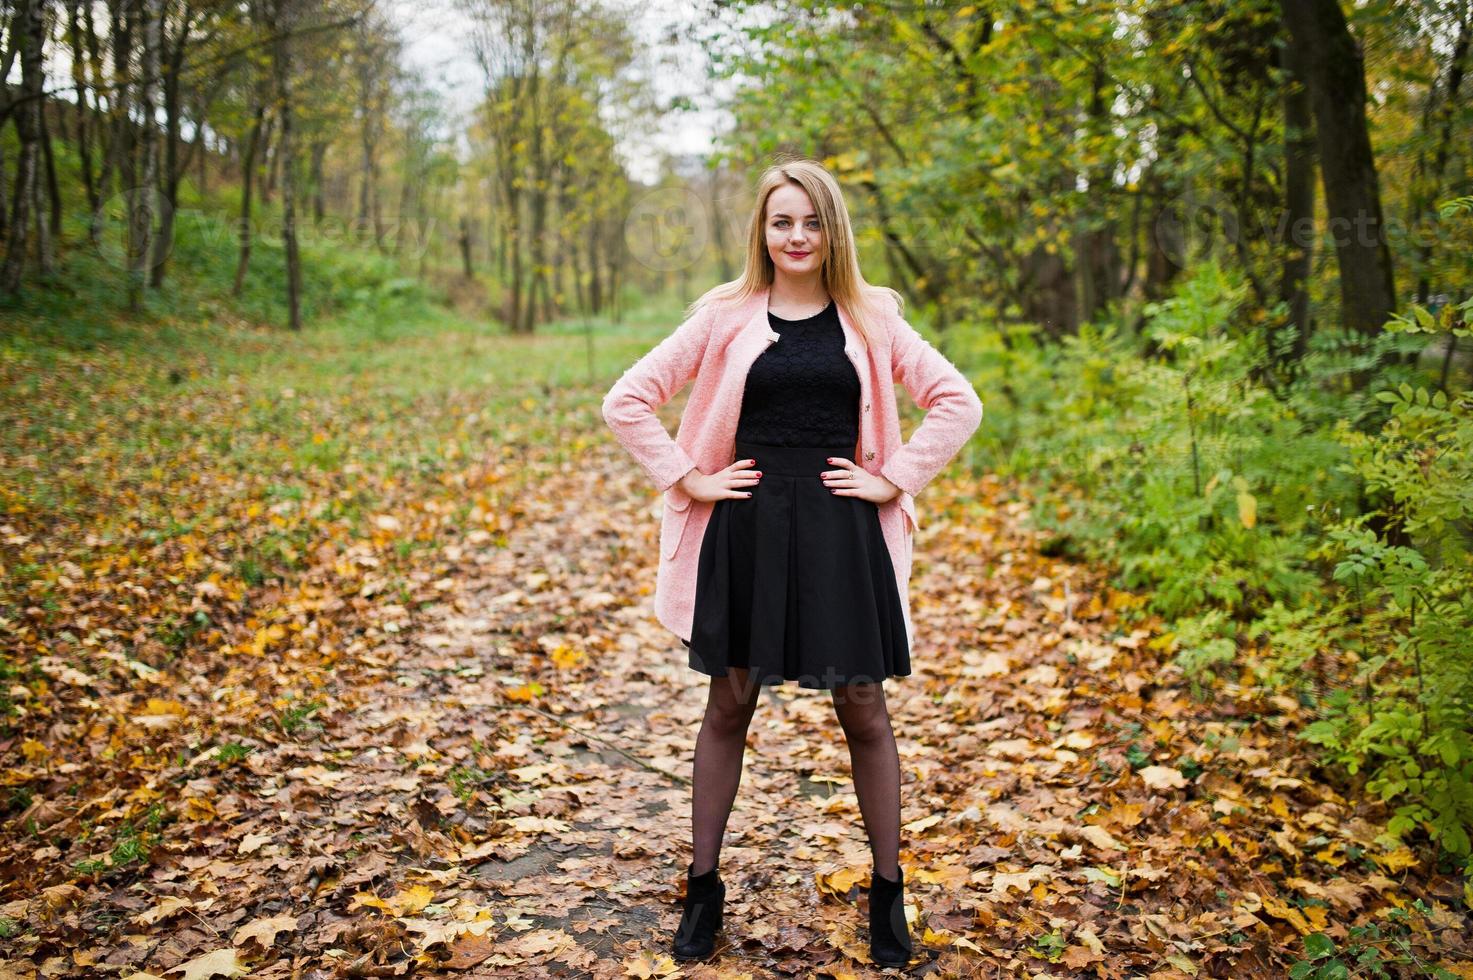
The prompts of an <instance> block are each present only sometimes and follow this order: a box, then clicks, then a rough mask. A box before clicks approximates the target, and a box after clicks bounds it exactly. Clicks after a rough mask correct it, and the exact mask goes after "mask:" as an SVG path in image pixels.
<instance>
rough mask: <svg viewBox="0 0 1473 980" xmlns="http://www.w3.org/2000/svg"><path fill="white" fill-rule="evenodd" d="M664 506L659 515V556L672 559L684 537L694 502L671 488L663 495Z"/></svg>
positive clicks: (680, 491) (686, 494)
mask: <svg viewBox="0 0 1473 980" xmlns="http://www.w3.org/2000/svg"><path fill="white" fill-rule="evenodd" d="M664 498H665V505H664V507H663V508H662V510H661V514H660V554H661V555H663V556H665V557H666V558H674V557H675V553H676V552H677V551H679V550H680V539H681V538H682V537H683V536H684V535H685V525H686V524H687V523H688V522H689V520H690V505H691V503H692V501H694V500H695V498H694V497H692V496H691V495H690V494H688V493H686V492H685V491H684V490H682V489H680V487H679V486H673V487H671V488H670V489H669V490H666V491H665V494H664Z"/></svg>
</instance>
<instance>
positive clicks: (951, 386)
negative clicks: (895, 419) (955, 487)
mask: <svg viewBox="0 0 1473 980" xmlns="http://www.w3.org/2000/svg"><path fill="white" fill-rule="evenodd" d="M890 336H891V341H890V366H891V370H892V372H893V374H894V377H895V380H896V381H899V382H900V383H901V384H903V385H904V386H905V390H906V391H908V392H910V396H911V397H912V398H913V399H915V402H916V404H917V405H919V406H920V407H921V408H923V409H925V410H926V416H925V418H924V419H922V420H921V424H920V425H919V426H917V427H916V430H915V431H914V432H912V433H911V436H910V439H909V441H907V442H906V443H905V444H904V445H902V446H901V447H900V448H899V449H898V450H896V451H895V452H893V453H891V454H890V458H889V459H887V460H886V461H885V463H884V465H883V466H882V467H881V468H880V475H881V476H883V477H884V478H885V479H887V480H889V481H890V482H891V483H893V484H895V485H896V486H897V487H899V488H900V489H902V490H904V491H905V492H907V493H909V494H910V495H911V496H912V497H914V496H916V495H917V494H918V493H920V492H921V489H922V488H924V487H925V485H926V484H928V483H930V482H931V479H932V478H933V477H934V476H935V475H936V474H937V473H939V472H941V470H942V468H943V467H945V466H946V464H947V463H948V462H950V461H951V458H952V457H953V456H955V455H956V454H957V452H958V451H959V450H960V449H961V448H962V446H964V445H966V443H967V440H968V439H970V438H971V437H972V433H973V432H975V431H977V426H978V425H980V424H981V423H982V399H981V398H979V397H978V396H977V392H976V390H975V389H973V388H972V383H971V382H970V381H968V380H967V379H966V376H965V375H963V374H962V373H961V372H960V371H959V370H957V368H956V366H955V365H954V364H952V363H951V362H950V361H948V360H947V359H946V357H945V355H943V354H942V353H941V352H940V351H938V350H937V349H936V348H935V347H933V346H931V344H930V343H929V342H927V341H926V339H925V338H924V337H922V336H921V335H920V334H919V333H917V332H916V330H915V328H914V327H912V326H911V325H910V324H909V323H906V322H905V319H904V318H903V317H901V316H900V315H899V314H898V313H895V314H892V316H891V318H890Z"/></svg>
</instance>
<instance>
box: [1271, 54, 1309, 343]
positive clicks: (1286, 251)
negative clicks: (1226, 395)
mask: <svg viewBox="0 0 1473 980" xmlns="http://www.w3.org/2000/svg"><path fill="white" fill-rule="evenodd" d="M1283 52H1284V69H1285V72H1286V75H1287V77H1286V78H1285V85H1284V223H1283V228H1282V231H1281V232H1280V235H1279V247H1280V249H1281V250H1282V251H1281V254H1282V256H1283V266H1282V268H1281V270H1280V273H1279V299H1280V300H1281V301H1283V302H1284V303H1285V304H1287V305H1288V307H1289V316H1288V321H1287V322H1288V323H1290V324H1292V325H1293V326H1294V327H1295V328H1297V330H1296V336H1295V338H1294V341H1293V343H1292V344H1291V345H1289V347H1288V348H1287V349H1284V348H1282V347H1280V346H1278V345H1274V344H1270V345H1269V350H1270V351H1271V352H1272V354H1273V359H1274V361H1275V363H1277V364H1278V365H1279V366H1280V367H1285V366H1289V365H1291V364H1292V365H1294V366H1297V365H1298V364H1299V363H1300V362H1301V361H1303V359H1304V355H1305V353H1306V352H1307V351H1308V349H1309V328H1310V323H1309V288H1308V286H1307V282H1308V280H1309V271H1310V263H1311V261H1312V260H1313V258H1314V177H1315V173H1314V170H1315V160H1314V116H1313V110H1312V108H1311V106H1310V95H1309V86H1308V84H1307V76H1306V74H1305V66H1304V62H1303V59H1302V58H1301V57H1300V51H1299V49H1298V48H1297V47H1296V46H1295V45H1293V44H1286V45H1285V46H1284V48H1283Z"/></svg>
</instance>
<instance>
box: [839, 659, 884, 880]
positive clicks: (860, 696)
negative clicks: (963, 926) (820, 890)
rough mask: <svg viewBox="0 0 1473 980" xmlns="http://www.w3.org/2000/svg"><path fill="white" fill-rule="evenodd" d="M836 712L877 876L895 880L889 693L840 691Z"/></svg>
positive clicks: (869, 688) (870, 688) (873, 687)
mask: <svg viewBox="0 0 1473 980" xmlns="http://www.w3.org/2000/svg"><path fill="white" fill-rule="evenodd" d="M834 711H835V712H836V713H837V714H838V716H839V724H840V726H841V727H843V729H844V740H845V741H846V742H847V743H848V745H849V765H850V768H851V770H852V771H853V775H854V792H855V795H857V796H858V797H859V812H860V814H861V815H862V816H863V817H864V829H865V832H866V833H867V834H868V835H869V846H870V853H871V855H872V856H873V858H874V862H875V870H876V871H878V872H879V873H880V874H882V875H884V876H885V877H886V878H892V879H893V878H895V877H897V876H898V875H899V874H900V864H899V861H900V754H899V753H898V752H897V751H896V749H895V732H894V730H893V729H892V728H891V727H890V711H889V709H888V708H887V707H886V705H885V689H884V687H883V686H882V685H881V684H878V683H871V684H845V685H841V686H839V687H836V688H834Z"/></svg>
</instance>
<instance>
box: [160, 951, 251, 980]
mask: <svg viewBox="0 0 1473 980" xmlns="http://www.w3.org/2000/svg"><path fill="white" fill-rule="evenodd" d="M176 970H183V971H184V976H183V977H181V978H180V980H211V978H212V977H238V976H240V975H241V974H243V973H245V972H246V968H245V966H243V965H242V964H241V962H240V961H239V960H237V959H236V958H235V950H233V949H217V950H215V951H214V952H213V953H206V954H204V955H203V956H196V957H195V958H194V959H192V960H190V961H189V962H188V963H180V964H179V965H178V966H176V967H174V969H173V970H170V971H169V972H170V973H173V972H175V971H176Z"/></svg>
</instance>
